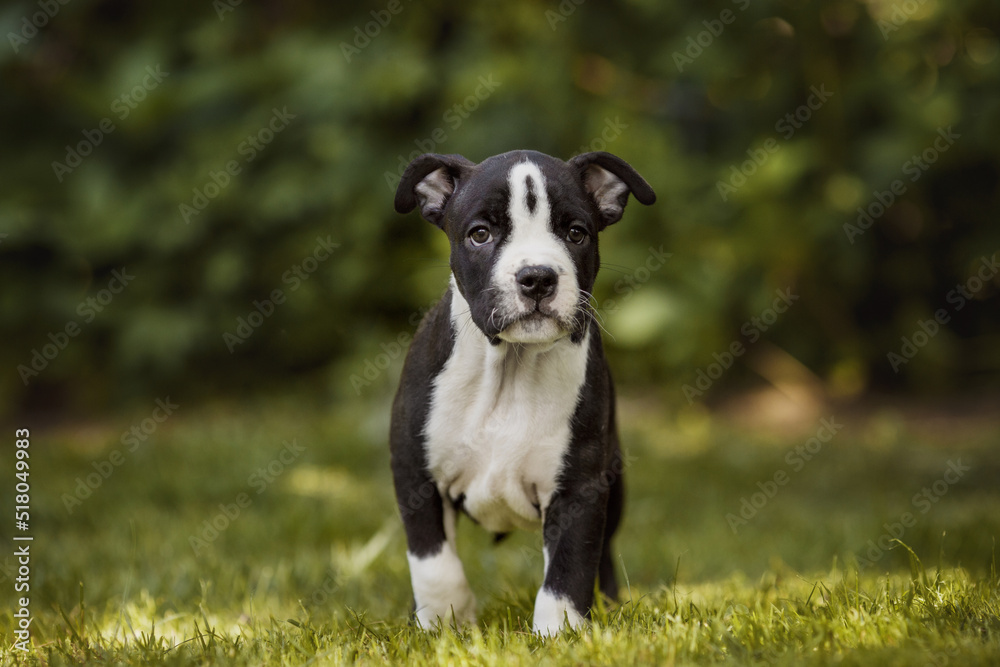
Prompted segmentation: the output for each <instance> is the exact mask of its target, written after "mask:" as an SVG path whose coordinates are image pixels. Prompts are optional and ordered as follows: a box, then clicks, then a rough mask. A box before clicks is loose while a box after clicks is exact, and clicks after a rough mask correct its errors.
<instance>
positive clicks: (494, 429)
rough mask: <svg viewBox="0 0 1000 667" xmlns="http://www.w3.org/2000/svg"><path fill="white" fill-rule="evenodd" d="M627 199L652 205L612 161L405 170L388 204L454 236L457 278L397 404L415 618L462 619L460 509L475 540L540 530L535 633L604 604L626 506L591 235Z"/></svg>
mask: <svg viewBox="0 0 1000 667" xmlns="http://www.w3.org/2000/svg"><path fill="white" fill-rule="evenodd" d="M629 193H632V195H634V196H635V198H636V199H637V200H639V201H640V202H641V203H643V204H652V203H653V202H654V201H655V200H656V195H655V194H654V193H653V190H652V188H650V187H649V184H648V183H646V181H645V180H643V179H642V177H641V176H639V174H638V173H636V171H635V170H634V169H632V167H631V166H629V165H628V163H626V162H625V161H624V160H622V159H621V158H618V157H616V156H614V155H611V154H609V153H604V152H595V153H585V154H583V155H578V156H576V157H575V158H573V159H571V160H569V161H568V162H563V161H562V160H558V159H556V158H552V157H549V156H548V155H544V154H542V153H537V152H534V151H512V152H509V153H504V154H502V155H497V156H494V157H491V158H489V159H487V160H484V161H483V162H481V163H479V164H475V163H473V162H470V161H469V160H467V159H465V158H464V157H462V156H460V155H435V154H426V155H421V156H420V157H418V158H416V159H415V160H413V162H412V163H410V165H409V166H408V167H407V169H406V171H405V172H404V174H403V177H402V180H401V181H400V183H399V187H398V189H397V191H396V200H395V206H396V210H397V211H398V212H400V213H408V212H409V211H412V210H413V209H414V208H415V207H416V206H418V205H419V206H420V211H421V214H422V215H423V217H424V218H426V219H427V220H428V221H430V222H432V223H434V224H435V225H437V226H438V227H440V228H441V229H442V230H444V232H445V233H446V234H447V235H448V238H449V239H450V241H451V284H450V287H449V289H448V291H447V292H445V295H444V297H443V298H442V299H441V301H440V302H439V303H438V304H437V305H436V306H435V307H434V308H433V309H432V310H431V311H430V312H429V313H428V314H427V316H426V317H425V318H424V320H423V322H422V323H421V324H420V327H419V328H418V330H417V333H416V335H415V337H414V339H413V343H412V345H411V347H410V351H409V353H408V355H407V357H406V363H405V365H404V368H403V375H402V379H401V382H400V386H399V391H398V393H397V394H396V399H395V402H394V404H393V411H392V428H391V435H390V440H391V450H392V472H393V478H394V481H395V486H396V499H397V501H398V503H399V508H400V512H401V513H402V517H403V523H404V527H405V529H406V540H407V545H408V551H407V558H408V560H409V564H410V576H411V579H412V583H413V596H414V599H415V605H416V618H417V621H418V622H419V623H420V624H421V625H422V626H424V627H430V626H432V625H434V624H435V623H438V622H441V621H442V620H443V621H445V622H447V621H450V620H452V619H455V620H457V621H458V622H459V623H465V622H474V621H475V617H476V616H475V614H476V601H475V598H474V596H473V594H472V591H471V590H470V588H469V584H468V581H467V580H466V578H465V573H464V571H463V569H462V563H461V561H460V560H459V558H458V553H457V551H456V549H455V518H456V513H457V512H459V511H461V512H464V513H465V514H467V515H469V516H470V517H471V518H472V519H473V520H474V521H475V522H476V523H478V524H479V525H481V526H482V527H483V528H485V529H486V530H489V531H492V532H494V533H497V534H503V533H506V532H508V531H511V530H513V529H515V528H522V529H529V530H537V529H539V528H541V529H542V532H543V536H544V537H543V540H544V557H545V573H544V583H543V584H542V587H541V589H540V590H539V591H538V596H537V597H536V599H535V612H534V619H533V628H534V630H535V631H536V632H540V633H543V634H554V633H556V632H558V631H559V630H560V629H561V628H562V627H563V625H564V624H565V623H566V622H567V621H568V622H569V624H570V625H571V626H574V627H575V626H578V625H579V624H580V623H581V622H582V621H583V619H584V618H585V617H586V616H587V615H588V614H589V611H590V606H591V603H592V602H593V595H594V582H595V579H597V578H598V575H599V580H600V589H601V591H602V592H603V593H605V594H606V595H608V596H610V597H611V598H615V597H616V595H617V592H618V587H617V584H616V582H615V574H614V564H613V562H612V557H611V546H610V545H611V536H612V534H613V533H614V531H615V529H616V528H617V526H618V521H619V518H620V516H621V511H622V496H623V493H622V488H623V487H622V476H621V472H622V463H621V454H620V450H619V445H618V436H617V432H616V427H615V407H614V389H613V387H612V383H611V375H610V373H609V371H608V367H607V364H606V362H605V359H604V351H603V347H602V346H601V336H600V332H599V331H598V327H597V326H596V325H595V323H594V314H593V311H592V310H591V307H590V303H589V300H590V292H591V290H592V289H593V286H594V278H595V277H596V275H597V269H598V266H599V264H600V260H599V257H598V252H597V234H598V232H600V231H601V230H603V229H604V228H605V227H607V226H608V225H610V224H612V223H614V222H617V221H618V220H619V219H620V218H621V217H622V212H623V209H624V208H625V203H626V201H627V200H628V196H629Z"/></svg>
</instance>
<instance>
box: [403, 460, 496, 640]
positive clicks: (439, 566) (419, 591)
mask: <svg viewBox="0 0 1000 667" xmlns="http://www.w3.org/2000/svg"><path fill="white" fill-rule="evenodd" d="M393 468H394V477H395V485H396V501H397V502H398V504H399V511H400V514H401V515H402V517H403V527H404V528H405V530H406V543H407V551H406V559H407V561H409V564H410V579H411V582H412V584H413V599H414V603H415V611H416V617H417V622H418V623H420V625H421V626H423V627H425V628H431V627H433V626H434V625H436V624H438V623H447V622H450V621H451V620H452V618H454V620H456V621H457V622H458V623H459V624H460V625H462V624H466V623H475V621H476V598H475V596H474V595H473V594H472V590H471V589H470V588H469V582H468V581H467V580H466V578H465V570H464V569H463V568H462V561H461V560H459V558H458V551H457V550H456V549H455V509H454V507H452V504H451V502H449V501H446V500H443V499H442V498H441V495H440V494H439V493H438V490H437V486H436V485H435V484H434V481H433V480H432V479H431V477H430V475H429V474H427V473H426V471H425V470H423V468H422V467H416V468H413V467H409V466H398V467H397V466H393Z"/></svg>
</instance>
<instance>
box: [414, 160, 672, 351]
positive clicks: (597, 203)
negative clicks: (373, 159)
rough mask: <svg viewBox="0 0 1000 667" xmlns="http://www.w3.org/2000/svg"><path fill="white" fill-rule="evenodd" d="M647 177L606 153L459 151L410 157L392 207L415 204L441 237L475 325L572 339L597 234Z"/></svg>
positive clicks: (529, 336)
mask: <svg viewBox="0 0 1000 667" xmlns="http://www.w3.org/2000/svg"><path fill="white" fill-rule="evenodd" d="M629 193H631V194H632V195H633V196H634V197H635V198H636V199H637V200H639V202H640V203H643V204H647V205H648V204H652V203H653V202H654V201H656V195H655V194H654V193H653V190H652V188H650V187H649V184H648V183H646V181H645V180H643V178H642V177H641V176H639V174H638V173H636V171H635V170H634V169H632V167H631V166H629V164H628V163H627V162H625V161H624V160H622V159H621V158H619V157H616V156H614V155H611V154H610V153H604V152H595V153H584V154H582V155H578V156H576V157H575V158H573V159H571V160H569V161H568V162H563V161H562V160H558V159H556V158H553V157H549V156H548V155H545V154H543V153H537V152H534V151H511V152H509V153H503V154H502V155H497V156H494V157H491V158H488V159H486V160H484V161H483V162H481V163H479V164H475V163H473V162H470V161H469V160H466V159H465V158H464V157H462V156H460V155H437V154H430V153H428V154H425V155H421V156H420V157H418V158H416V159H415V160H413V162H411V163H410V165H409V166H408V167H407V168H406V171H405V172H404V173H403V177H402V180H401V181H400V183H399V187H398V188H397V190H396V201H395V205H396V210H397V211H398V212H400V213H408V212H410V211H412V210H413V209H414V208H415V207H417V206H420V212H421V214H422V215H423V217H424V218H425V219H426V220H428V221H429V222H432V223H434V224H435V225H437V226H438V227H440V228H441V229H443V230H444V231H445V233H446V234H447V235H448V238H449V239H450V240H451V269H452V274H453V276H454V278H455V283H456V285H457V286H458V290H459V292H460V293H461V294H462V297H463V298H464V299H465V300H466V302H467V303H468V304H469V309H470V313H471V316H472V320H473V322H475V324H476V326H478V327H479V329H480V330H481V331H482V332H483V333H484V334H485V335H486V336H487V337H488V338H489V339H490V341H491V342H494V343H497V342H499V341H507V342H514V343H546V342H552V341H555V340H557V339H559V338H562V337H564V336H573V337H574V339H575V340H579V339H580V338H582V335H583V332H584V331H585V330H586V326H587V322H588V315H589V312H590V311H589V305H588V297H589V295H590V292H591V290H592V289H593V287H594V279H595V277H596V276H597V268H598V265H599V264H600V258H599V256H598V252H597V234H598V232H600V231H601V230H603V229H604V228H605V227H607V226H608V225H611V224H613V223H615V222H617V221H618V220H619V219H621V217H622V212H623V211H624V208H625V204H626V202H627V201H628V196H629Z"/></svg>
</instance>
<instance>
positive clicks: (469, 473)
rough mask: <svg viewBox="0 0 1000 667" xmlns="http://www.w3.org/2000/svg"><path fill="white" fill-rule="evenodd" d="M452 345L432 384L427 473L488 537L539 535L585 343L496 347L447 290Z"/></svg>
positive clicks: (565, 442) (566, 436)
mask: <svg viewBox="0 0 1000 667" xmlns="http://www.w3.org/2000/svg"><path fill="white" fill-rule="evenodd" d="M452 293H453V295H454V297H453V301H452V320H453V323H454V325H455V329H456V331H458V332H459V333H458V336H457V339H456V341H455V347H454V350H453V352H452V356H451V358H450V359H449V360H448V361H447V363H446V364H445V366H444V368H443V369H442V371H441V373H440V374H439V375H438V377H437V378H436V380H435V382H434V386H433V389H432V392H433V393H432V396H431V407H430V414H429V416H428V420H427V425H426V428H425V435H426V444H427V455H428V467H429V469H430V472H431V475H432V476H433V478H434V480H435V482H436V483H437V485H438V489H439V491H440V492H441V494H442V495H443V496H446V497H448V498H451V499H453V500H454V499H457V498H458V497H459V496H464V500H463V505H464V507H465V509H466V511H467V512H468V514H469V515H470V516H471V517H473V518H474V519H475V520H476V521H478V522H479V523H480V525H482V526H483V527H484V528H486V529H487V530H490V531H493V532H507V531H510V530H512V529H514V528H522V529H528V530H532V529H537V528H538V527H540V525H541V520H542V514H543V512H544V510H545V508H546V507H547V506H548V503H549V500H550V499H551V497H552V494H553V492H554V491H555V489H556V480H557V479H558V476H559V472H560V469H561V467H562V462H563V457H564V455H565V453H566V449H567V448H568V446H569V443H570V438H571V435H572V434H571V429H570V423H571V419H572V416H573V413H574V412H575V410H576V405H577V401H578V397H579V395H580V388H581V387H582V386H583V382H584V377H585V374H586V367H587V351H588V349H589V345H588V340H586V339H585V340H584V341H583V342H582V343H581V344H573V343H571V342H570V341H569V339H568V338H566V339H562V340H560V341H557V342H555V343H552V344H548V345H544V346H543V345H515V344H510V343H501V344H500V345H497V346H492V345H490V344H489V342H488V341H487V340H486V338H485V337H484V336H483V335H482V334H481V333H480V332H479V331H478V329H476V328H475V325H473V324H472V323H471V322H470V321H467V320H468V318H469V316H468V311H469V307H468V304H467V303H466V302H465V300H464V299H463V298H462V296H461V295H460V294H459V293H458V290H457V289H454V288H453V290H452Z"/></svg>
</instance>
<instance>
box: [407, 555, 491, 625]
mask: <svg viewBox="0 0 1000 667" xmlns="http://www.w3.org/2000/svg"><path fill="white" fill-rule="evenodd" d="M406 557H407V560H409V562H410V578H411V580H412V582H413V599H414V601H415V602H416V608H417V622H418V623H420V625H421V627H424V628H432V627H434V626H435V625H438V624H442V625H443V624H448V623H451V622H452V620H453V619H454V620H455V621H457V622H458V624H459V625H467V624H470V623H475V622H476V596H475V595H473V594H472V589H470V588H469V582H468V581H467V580H466V579H465V571H464V570H463V569H462V561H460V560H459V559H458V555H457V554H455V552H454V551H453V550H452V549H451V547H450V546H449V545H448V544H447V543H445V544H444V546H443V547H442V548H441V551H440V552H438V553H437V554H435V555H433V556H427V557H424V558H417V557H415V556H413V555H412V554H409V553H407V554H406Z"/></svg>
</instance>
